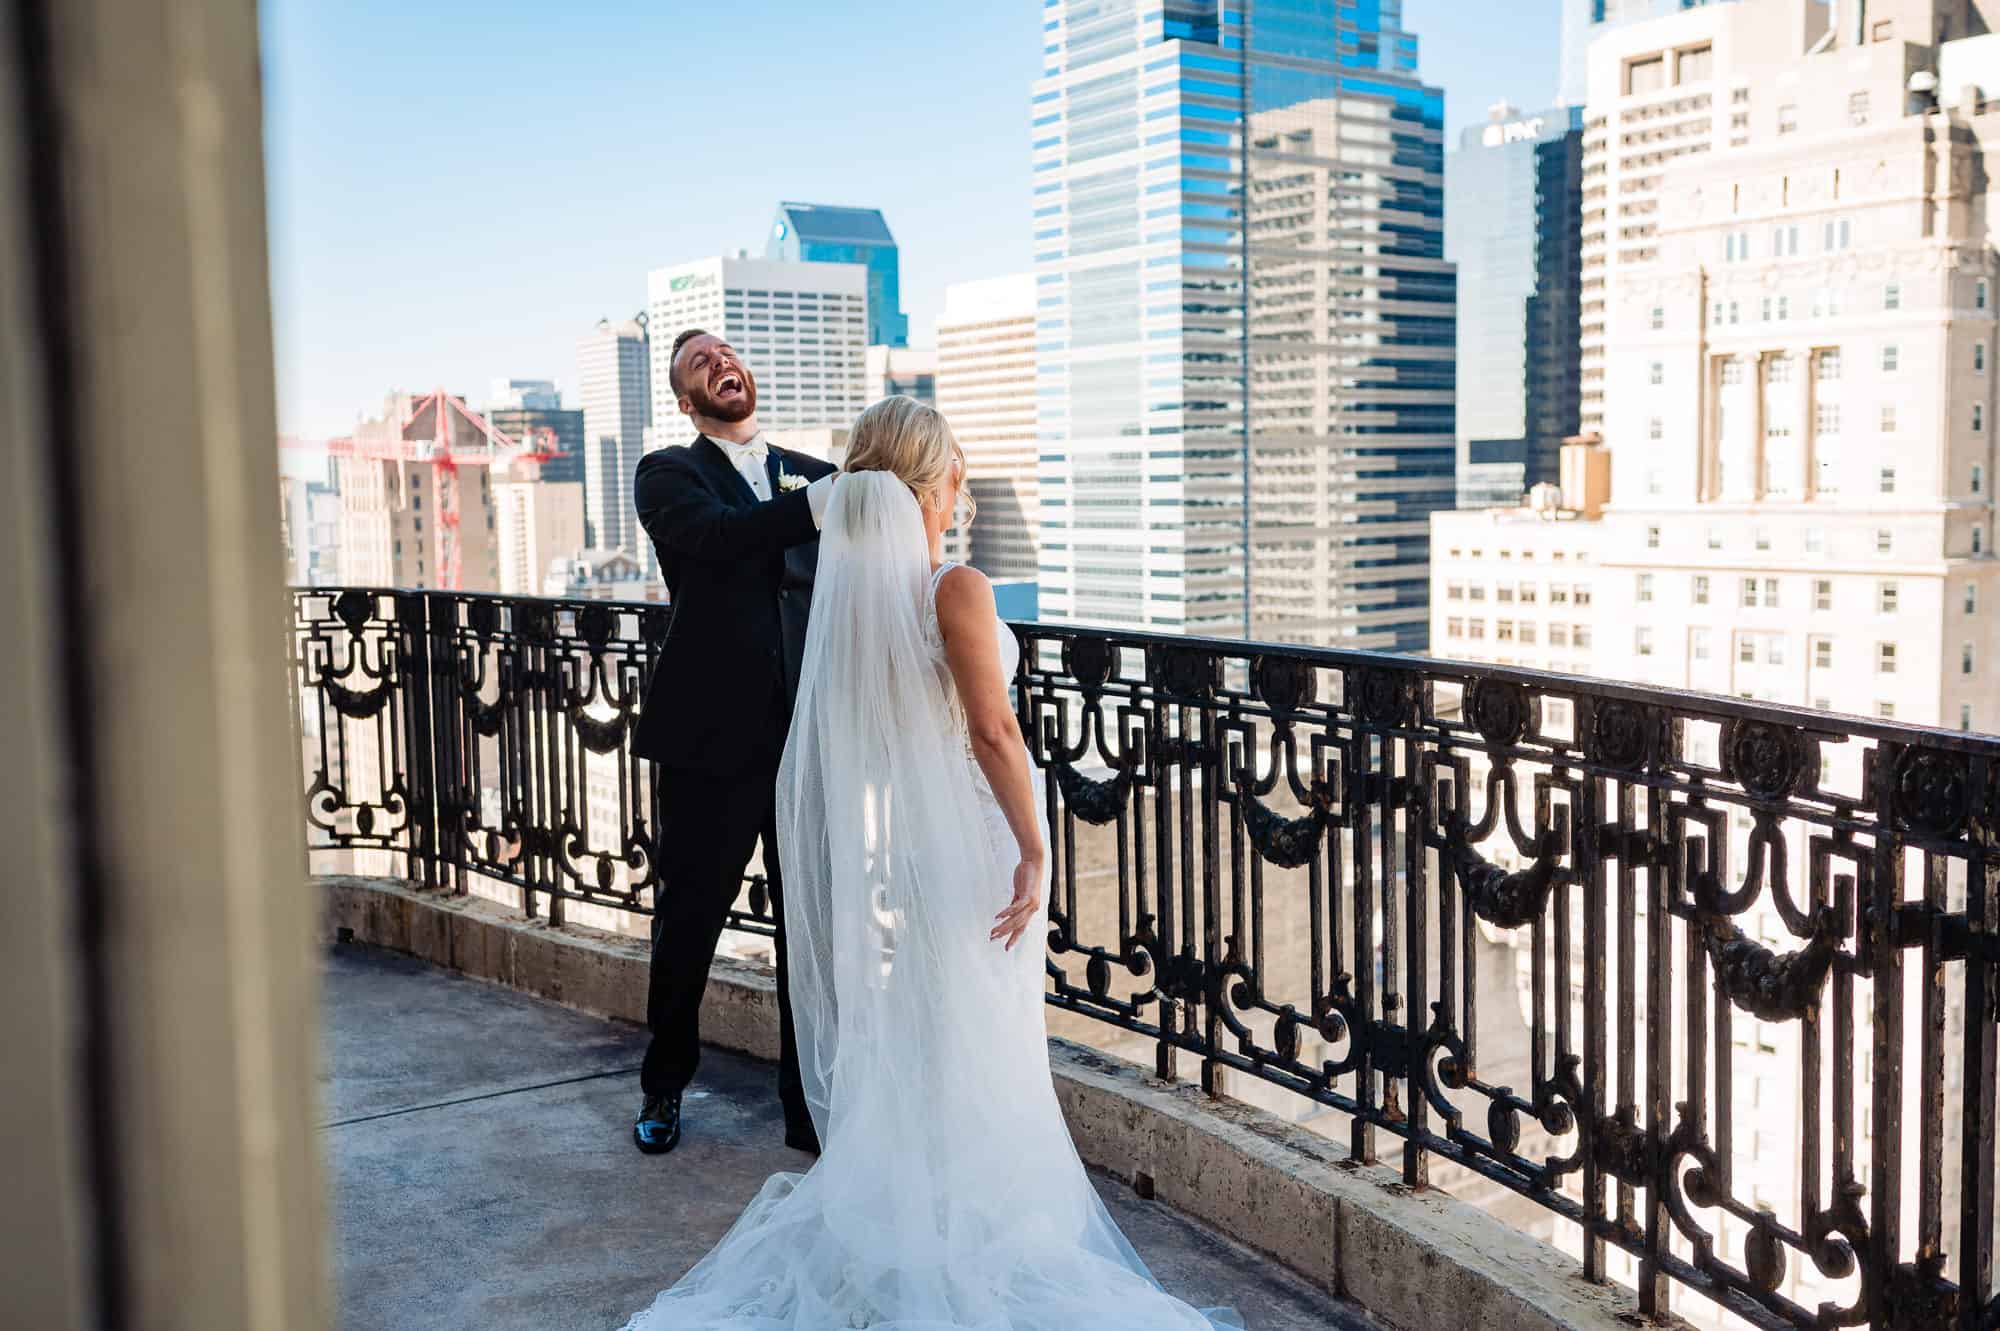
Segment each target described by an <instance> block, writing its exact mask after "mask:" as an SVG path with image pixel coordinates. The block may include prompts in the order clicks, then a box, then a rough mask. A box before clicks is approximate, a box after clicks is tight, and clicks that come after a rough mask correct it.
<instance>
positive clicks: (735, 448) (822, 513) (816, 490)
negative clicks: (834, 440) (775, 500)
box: [710, 430, 833, 527]
mask: <svg viewBox="0 0 2000 1331" xmlns="http://www.w3.org/2000/svg"><path fill="white" fill-rule="evenodd" d="M710 439H711V440H713V442H714V444H715V446H716V447H717V448H719V449H721V450H722V452H723V456H725V457H727V458H728V459H729V462H730V465H732V466H734V467H735V468H736V470H737V473H738V474H739V475H741V476H742V477H743V480H744V482H745V484H747V485H749V487H750V492H751V493H752V494H754V495H756V496H757V499H758V501H759V502H760V503H769V502H770V501H771V474H770V472H769V471H767V470H766V469H765V465H764V464H765V460H766V459H767V458H769V457H770V455H771V448H770V445H769V444H767V443H765V442H764V432H763V431H762V430H759V431H758V432H757V433H756V434H753V435H751V436H750V438H749V439H748V440H746V441H744V442H743V443H740V444H739V443H737V442H735V441H734V440H731V439H715V437H714V436H713V435H711V436H710ZM832 497H833V476H831V475H827V476H822V477H820V478H819V479H818V480H816V481H814V482H813V483H812V484H811V485H808V486H807V487H806V503H807V504H808V505H809V506H810V507H811V508H812V515H813V526H815V527H817V526H820V525H821V524H822V522H823V521H824V520H825V517H826V504H827V501H828V500H829V499H831V498H832Z"/></svg>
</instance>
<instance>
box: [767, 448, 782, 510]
mask: <svg viewBox="0 0 2000 1331" xmlns="http://www.w3.org/2000/svg"><path fill="white" fill-rule="evenodd" d="M784 469H785V465H784V460H783V459H782V458H780V457H779V456H778V450H777V449H775V448H769V447H767V448H765V450H764V479H765V480H767V481H768V482H770V486H771V498H773V499H776V498H777V497H778V496H779V495H781V494H783V493H784V491H783V490H782V489H780V488H779V487H778V475H779V473H780V472H782V471H784Z"/></svg>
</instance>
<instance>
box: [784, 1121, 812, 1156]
mask: <svg viewBox="0 0 2000 1331" xmlns="http://www.w3.org/2000/svg"><path fill="white" fill-rule="evenodd" d="M785 1145H787V1146H789V1147H791V1148H792V1149H793V1150H794V1151H804V1152H806V1153H807V1154H808V1155H818V1154H819V1133H818V1132H816V1131H814V1130H813V1125H812V1124H810V1123H806V1124H803V1125H801V1126H798V1127H793V1126H789V1125H788V1126H787V1127H786V1128H785Z"/></svg>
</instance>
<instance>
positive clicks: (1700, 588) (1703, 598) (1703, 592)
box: [1694, 573, 1708, 605]
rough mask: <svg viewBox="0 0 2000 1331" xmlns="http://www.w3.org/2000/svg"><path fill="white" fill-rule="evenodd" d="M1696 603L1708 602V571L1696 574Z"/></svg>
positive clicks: (1703, 603) (1704, 603)
mask: <svg viewBox="0 0 2000 1331" xmlns="http://www.w3.org/2000/svg"><path fill="white" fill-rule="evenodd" d="M1694 603H1695V604H1696V605H1707V604H1708V575H1707V574H1706V573H1697V574H1695V575H1694Z"/></svg>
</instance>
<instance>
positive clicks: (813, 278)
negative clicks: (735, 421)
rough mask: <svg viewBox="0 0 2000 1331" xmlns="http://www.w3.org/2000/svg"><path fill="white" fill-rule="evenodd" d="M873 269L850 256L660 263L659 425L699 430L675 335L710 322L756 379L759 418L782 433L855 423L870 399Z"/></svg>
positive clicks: (653, 323) (653, 292)
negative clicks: (674, 362)
mask: <svg viewBox="0 0 2000 1331" xmlns="http://www.w3.org/2000/svg"><path fill="white" fill-rule="evenodd" d="M868 273H869V270H868V269H866V268H864V267H861V266H859V265H857V264H852V263H793V262H790V261H787V260H782V259H749V258H733V259H732V258H721V257H718V258H713V259H697V260H695V261H694V262H692V263H682V264H675V265H673V266H671V267H667V268H655V269H654V270H653V271H652V273H651V274H649V275H648V277H647V279H646V291H647V310H648V315H649V322H648V330H649V332H650V333H651V339H650V342H651V350H652V389H653V421H654V428H655V429H656V430H657V431H658V432H659V433H661V434H662V435H664V436H665V437H666V438H667V440H668V442H679V441H680V439H679V438H678V437H677V435H678V436H683V437H684V436H685V435H686V434H688V433H691V427H690V428H688V429H680V428H678V427H681V426H685V425H686V422H685V420H684V418H683V417H682V416H681V414H680V408H679V407H678V406H677V405H676V404H675V402H674V393H673V387H672V385H671V383H670V382H669V381H668V377H667V360H668V357H669V356H671V355H672V353H673V345H674V338H675V337H676V336H677V335H678V334H679V333H680V332H681V331H682V330H683V329H687V328H705V329H707V330H708V331H709V332H711V333H714V334H715V335H717V336H718V337H721V338H722V339H723V340H724V341H726V342H728V343H729V344H730V345H731V346H733V347H735V348H736V351H737V354H738V355H740V356H741V357H742V358H743V362H744V364H746V365H748V366H749V367H750V371H751V373H753V374H755V375H756V376H757V419H758V420H759V421H760V422H761V423H762V424H763V425H765V426H766V427H768V428H770V429H775V430H798V429H805V430H812V429H822V428H825V427H829V426H833V427H840V428H845V427H847V426H850V425H852V424H853V423H854V418H855V417H856V416H858V415H860V414H861V408H862V407H864V406H866V405H867V401H866V399H865V397H864V396H863V395H864V393H865V392H866V390H867V379H866V370H867V366H866V354H867V347H868Z"/></svg>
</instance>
